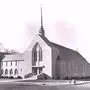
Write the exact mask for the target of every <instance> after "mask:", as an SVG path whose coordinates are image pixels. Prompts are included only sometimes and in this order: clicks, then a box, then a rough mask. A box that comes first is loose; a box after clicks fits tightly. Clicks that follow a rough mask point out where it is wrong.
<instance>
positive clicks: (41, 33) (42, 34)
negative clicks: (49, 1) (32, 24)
mask: <svg viewBox="0 0 90 90" xmlns="http://www.w3.org/2000/svg"><path fill="white" fill-rule="evenodd" d="M39 35H41V36H44V35H45V32H44V28H43V17H42V6H41V27H40V30H39Z"/></svg>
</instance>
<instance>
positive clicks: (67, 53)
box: [39, 35, 87, 61]
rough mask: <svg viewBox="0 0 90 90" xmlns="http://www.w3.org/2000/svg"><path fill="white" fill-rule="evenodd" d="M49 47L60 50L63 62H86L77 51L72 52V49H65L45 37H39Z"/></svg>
mask: <svg viewBox="0 0 90 90" xmlns="http://www.w3.org/2000/svg"><path fill="white" fill-rule="evenodd" d="M39 36H40V37H41V38H42V39H43V40H44V41H45V42H46V43H47V44H48V45H49V46H51V47H55V48H57V49H58V50H59V56H60V58H61V59H63V60H83V61H87V60H85V58H84V57H83V56H82V55H81V54H80V53H79V52H77V51H75V50H72V49H70V48H67V47H64V46H62V45H58V44H56V43H53V42H51V41H49V40H48V39H47V38H46V37H45V36H41V35H39Z"/></svg>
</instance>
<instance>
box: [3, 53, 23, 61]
mask: <svg viewBox="0 0 90 90" xmlns="http://www.w3.org/2000/svg"><path fill="white" fill-rule="evenodd" d="M17 60H24V59H23V53H15V54H8V55H5V58H4V59H3V60H2V61H17Z"/></svg>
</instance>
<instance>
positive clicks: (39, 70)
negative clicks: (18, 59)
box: [32, 67, 43, 75]
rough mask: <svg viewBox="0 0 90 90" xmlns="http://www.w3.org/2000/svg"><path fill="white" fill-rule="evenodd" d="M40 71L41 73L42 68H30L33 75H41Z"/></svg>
mask: <svg viewBox="0 0 90 90" xmlns="http://www.w3.org/2000/svg"><path fill="white" fill-rule="evenodd" d="M42 71H43V69H42V67H33V68H32V73H33V75H39V74H41V73H42Z"/></svg>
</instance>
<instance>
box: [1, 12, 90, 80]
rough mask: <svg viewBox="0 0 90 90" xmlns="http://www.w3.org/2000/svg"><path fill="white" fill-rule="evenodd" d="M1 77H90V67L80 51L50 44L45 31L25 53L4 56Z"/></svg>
mask: <svg viewBox="0 0 90 90" xmlns="http://www.w3.org/2000/svg"><path fill="white" fill-rule="evenodd" d="M0 76H1V77H2V76H3V77H14V78H17V77H19V76H20V77H22V78H34V79H49V78H52V79H65V78H72V77H90V64H89V63H88V62H87V60H85V58H84V57H82V56H81V55H80V53H79V52H77V51H75V50H72V49H69V48H66V47H64V46H61V45H58V44H55V43H52V42H50V41H49V40H48V39H47V38H46V37H45V31H44V28H43V23H42V13H41V28H40V30H39V33H38V34H37V35H36V36H35V38H34V39H33V41H32V43H31V44H30V46H29V47H28V48H27V50H25V51H24V53H13V54H7V53H2V52H1V53H0Z"/></svg>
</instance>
